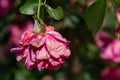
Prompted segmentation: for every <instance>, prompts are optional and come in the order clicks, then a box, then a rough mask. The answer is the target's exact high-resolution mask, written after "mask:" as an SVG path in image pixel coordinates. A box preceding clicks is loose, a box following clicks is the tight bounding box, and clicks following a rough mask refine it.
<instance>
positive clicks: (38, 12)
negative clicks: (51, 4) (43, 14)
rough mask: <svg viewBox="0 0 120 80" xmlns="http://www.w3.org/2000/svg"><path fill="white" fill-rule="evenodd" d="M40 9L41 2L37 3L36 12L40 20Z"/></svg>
mask: <svg viewBox="0 0 120 80" xmlns="http://www.w3.org/2000/svg"><path fill="white" fill-rule="evenodd" d="M40 7H41V0H39V2H38V10H37V17H38V18H39V19H40V17H39V16H40Z"/></svg>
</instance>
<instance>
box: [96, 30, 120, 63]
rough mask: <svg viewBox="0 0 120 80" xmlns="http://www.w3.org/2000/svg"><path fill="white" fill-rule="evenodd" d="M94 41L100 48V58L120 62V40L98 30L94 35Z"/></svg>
mask: <svg viewBox="0 0 120 80" xmlns="http://www.w3.org/2000/svg"><path fill="white" fill-rule="evenodd" d="M95 41H96V44H97V45H98V47H99V48H100V51H101V52H100V56H101V58H103V59H106V60H110V61H113V62H120V40H117V39H114V38H113V37H112V36H111V35H109V34H107V33H105V32H103V31H100V32H99V33H98V34H97V35H96V36H95Z"/></svg>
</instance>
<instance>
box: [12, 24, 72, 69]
mask: <svg viewBox="0 0 120 80" xmlns="http://www.w3.org/2000/svg"><path fill="white" fill-rule="evenodd" d="M68 46H69V42H68V41H67V40H66V39H65V38H63V37H62V36H61V35H60V34H59V33H58V32H56V31H54V27H52V26H46V32H45V33H43V34H35V33H33V32H31V31H25V32H24V33H23V34H22V37H21V39H20V46H19V47H17V48H13V49H11V51H12V52H13V53H16V54H17V55H18V56H17V61H20V60H21V59H24V60H25V66H26V67H27V68H28V69H31V68H33V67H37V68H38V69H39V70H42V69H44V68H46V69H49V70H52V69H54V68H56V67H58V66H60V65H61V64H62V63H64V61H65V58H68V57H69V56H70V53H71V52H70V49H69V47H68Z"/></svg>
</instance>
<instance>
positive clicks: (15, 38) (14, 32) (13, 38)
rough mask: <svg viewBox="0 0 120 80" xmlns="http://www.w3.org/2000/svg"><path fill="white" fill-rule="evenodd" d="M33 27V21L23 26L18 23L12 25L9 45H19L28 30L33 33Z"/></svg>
mask: <svg viewBox="0 0 120 80" xmlns="http://www.w3.org/2000/svg"><path fill="white" fill-rule="evenodd" d="M32 27H33V22H32V21H26V22H24V23H22V24H18V23H13V24H11V25H10V26H9V31H10V38H9V43H10V44H14V45H18V42H19V39H20V37H21V34H22V33H23V32H24V31H26V30H28V31H32Z"/></svg>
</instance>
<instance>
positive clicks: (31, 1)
mask: <svg viewBox="0 0 120 80" xmlns="http://www.w3.org/2000/svg"><path fill="white" fill-rule="evenodd" d="M37 6H38V0H27V1H26V2H25V4H24V5H23V6H22V7H20V12H21V13H22V14H27V15H33V14H35V13H36V12H37Z"/></svg>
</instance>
